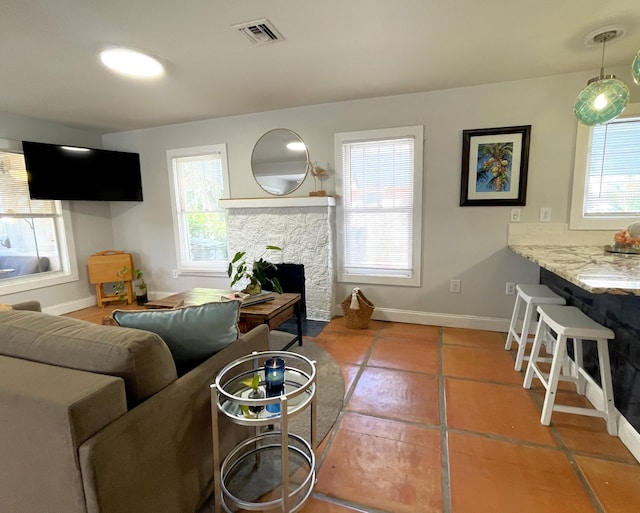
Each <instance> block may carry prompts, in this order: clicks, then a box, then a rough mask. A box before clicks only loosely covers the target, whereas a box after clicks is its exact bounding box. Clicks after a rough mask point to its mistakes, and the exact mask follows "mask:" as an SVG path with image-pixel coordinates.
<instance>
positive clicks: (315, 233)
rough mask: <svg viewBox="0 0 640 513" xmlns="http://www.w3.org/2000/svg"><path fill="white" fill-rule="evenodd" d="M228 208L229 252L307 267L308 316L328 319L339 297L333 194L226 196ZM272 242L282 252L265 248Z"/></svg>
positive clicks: (305, 268)
mask: <svg viewBox="0 0 640 513" xmlns="http://www.w3.org/2000/svg"><path fill="white" fill-rule="evenodd" d="M220 205H221V206H222V207H224V208H226V209H227V240H228V245H229V251H230V255H234V254H235V253H236V252H237V251H246V252H247V255H248V256H249V258H260V257H263V258H264V259H265V260H269V261H272V262H274V263H276V264H277V263H293V264H302V265H304V274H305V278H306V282H305V288H306V310H307V319H311V320H317V321H329V320H331V317H332V312H333V305H334V304H335V301H334V293H335V291H334V273H333V258H334V255H333V241H334V234H333V227H334V226H335V208H333V207H334V206H335V199H334V198H330V197H308V198H306V197H300V198H286V197H284V198H262V199H228V200H221V201H220ZM267 245H272V246H278V247H280V248H282V251H281V252H280V251H266V250H265V247H266V246H267Z"/></svg>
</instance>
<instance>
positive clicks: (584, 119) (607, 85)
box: [573, 58, 638, 126]
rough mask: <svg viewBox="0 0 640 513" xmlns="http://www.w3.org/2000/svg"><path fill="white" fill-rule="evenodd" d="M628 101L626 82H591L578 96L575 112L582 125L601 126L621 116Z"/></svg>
mask: <svg viewBox="0 0 640 513" xmlns="http://www.w3.org/2000/svg"><path fill="white" fill-rule="evenodd" d="M636 60H638V59H637V58H636ZM628 101H629V89H628V88H627V86H626V85H625V84H624V82H622V81H620V80H618V79H616V78H613V77H612V78H609V77H606V78H600V79H596V80H593V81H590V83H589V84H588V85H587V87H585V88H584V89H583V90H582V91H580V94H578V98H577V99H576V103H575V106H574V108H573V110H574V112H575V115H576V117H577V118H578V121H580V122H581V123H583V124H585V125H589V126H593V125H601V124H603V123H606V122H607V121H610V120H612V119H613V118H615V117H616V116H618V115H620V113H621V112H622V111H623V110H624V108H625V107H626V106H627V103H628Z"/></svg>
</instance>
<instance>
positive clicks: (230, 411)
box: [211, 351, 317, 513]
mask: <svg viewBox="0 0 640 513" xmlns="http://www.w3.org/2000/svg"><path fill="white" fill-rule="evenodd" d="M273 358H281V359H283V360H284V361H285V370H284V390H283V391H282V393H281V394H280V395H277V396H275V397H265V395H266V394H264V392H265V388H266V379H265V378H266V377H265V362H266V361H267V360H270V359H273ZM252 380H254V382H253V385H257V389H258V390H260V391H261V392H262V393H263V395H262V397H256V394H255V392H254V388H252V386H251V385H250V384H249V383H250V382H251V381H252ZM258 395H260V394H258ZM274 410H275V411H274ZM307 410H308V413H309V415H310V429H309V433H310V435H309V440H306V439H305V438H303V437H302V436H300V435H297V434H294V433H290V432H289V419H290V418H291V417H293V416H296V415H299V414H301V413H303V412H307ZM220 415H224V416H226V417H228V418H229V419H230V420H231V421H232V422H233V423H235V424H239V425H243V426H252V427H254V428H255V434H254V436H252V437H250V438H248V439H247V440H245V441H244V442H241V443H240V444H238V445H237V446H236V447H235V448H234V449H232V450H231V452H230V453H229V454H228V455H227V456H226V457H225V458H224V460H223V461H222V462H221V461H220V441H219V437H218V426H219V421H220ZM211 419H212V437H213V469H214V488H215V507H216V513H220V512H222V511H225V512H227V513H234V512H236V511H239V510H243V511H265V512H268V511H280V512H282V513H295V512H296V511H298V510H299V509H300V508H302V506H303V505H304V503H305V502H306V501H307V499H308V498H309V496H310V495H311V492H312V491H313V487H314V485H315V482H316V461H315V452H314V451H315V450H316V449H317V447H316V367H315V362H313V361H311V360H309V359H308V358H306V357H304V356H302V355H299V354H296V353H290V352H287V351H263V352H254V353H252V354H250V355H247V356H244V357H242V358H239V359H237V360H235V361H233V362H231V363H230V364H228V365H227V366H226V367H224V368H223V369H222V370H221V371H220V373H219V374H218V376H217V377H216V380H215V383H214V384H212V385H211ZM276 426H279V429H275V428H276Z"/></svg>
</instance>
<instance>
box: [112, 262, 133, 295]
mask: <svg viewBox="0 0 640 513" xmlns="http://www.w3.org/2000/svg"><path fill="white" fill-rule="evenodd" d="M127 272H129V268H128V267H127V266H126V265H125V266H124V267H123V268H122V269H120V270H119V271H118V272H117V273H116V276H117V277H118V281H116V282H114V284H113V292H114V293H115V295H116V296H118V299H119V300H120V301H124V300H125V299H126V298H127V291H126V285H125V283H124V277H125V276H126V274H127Z"/></svg>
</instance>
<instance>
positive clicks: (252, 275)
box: [227, 246, 282, 296]
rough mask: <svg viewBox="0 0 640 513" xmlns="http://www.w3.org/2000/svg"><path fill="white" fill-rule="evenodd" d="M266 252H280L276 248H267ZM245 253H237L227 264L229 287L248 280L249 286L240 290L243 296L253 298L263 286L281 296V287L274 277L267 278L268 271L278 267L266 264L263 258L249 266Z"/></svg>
mask: <svg viewBox="0 0 640 513" xmlns="http://www.w3.org/2000/svg"><path fill="white" fill-rule="evenodd" d="M266 249H267V250H275V251H282V249H281V248H279V247H278V246H267V247H266ZM246 255H247V252H246V251H238V252H237V253H236V254H235V255H234V256H233V259H232V260H231V262H229V268H228V269H227V276H229V278H231V287H233V286H234V285H235V284H236V283H238V282H240V281H241V280H243V279H247V280H249V284H248V285H247V286H246V287H245V288H244V289H242V292H244V293H245V294H250V295H252V296H255V295H256V294H260V293H261V292H262V287H263V286H269V287H271V288H272V289H273V290H274V291H275V292H277V293H278V294H282V286H281V285H280V282H279V281H278V278H276V277H275V276H274V277H273V278H270V277H268V276H267V270H268V269H274V270H275V269H277V268H278V267H277V266H276V265H275V264H274V263H272V262H268V261H267V260H265V259H264V258H262V257H260V258H259V259H257V260H254V261H253V262H252V263H251V264H249V263H248V262H247V259H246Z"/></svg>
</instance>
